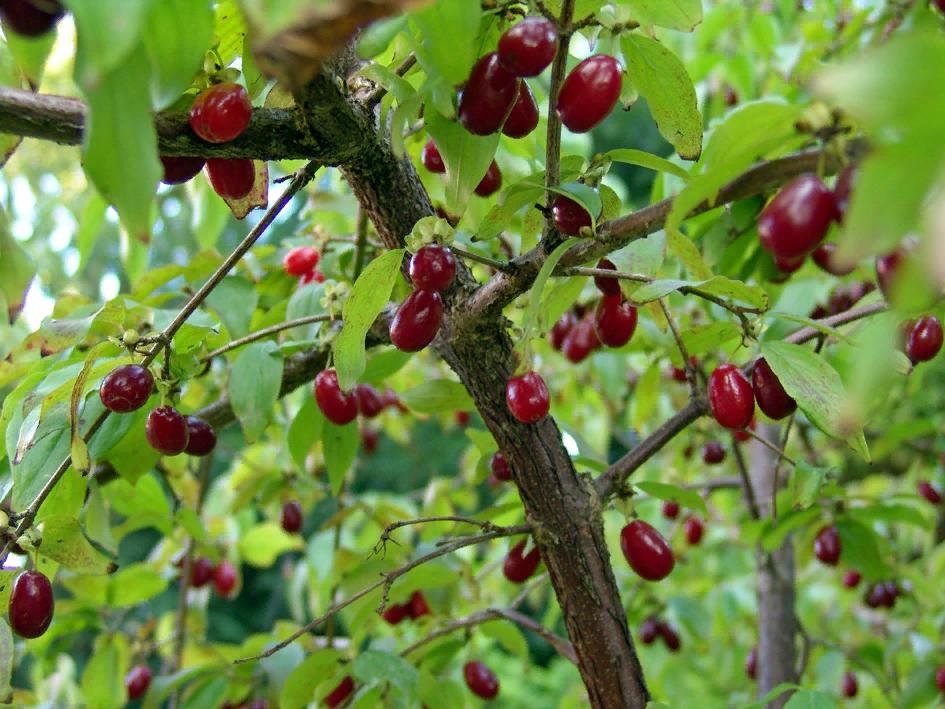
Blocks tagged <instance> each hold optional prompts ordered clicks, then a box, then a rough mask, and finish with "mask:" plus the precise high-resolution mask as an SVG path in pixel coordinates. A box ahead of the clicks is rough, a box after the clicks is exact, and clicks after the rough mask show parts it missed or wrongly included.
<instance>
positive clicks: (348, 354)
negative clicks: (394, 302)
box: [335, 249, 406, 391]
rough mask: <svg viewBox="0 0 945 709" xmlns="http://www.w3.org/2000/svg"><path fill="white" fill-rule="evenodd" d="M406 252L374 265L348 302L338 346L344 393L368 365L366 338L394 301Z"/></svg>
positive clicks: (396, 251) (337, 364)
mask: <svg viewBox="0 0 945 709" xmlns="http://www.w3.org/2000/svg"><path fill="white" fill-rule="evenodd" d="M405 252H406V249H394V250H393V251H387V252H385V253H384V254H382V255H381V256H379V257H378V258H376V259H374V260H373V261H371V263H370V264H369V265H368V267H367V268H365V269H364V271H362V273H361V275H360V276H358V280H357V281H355V283H354V285H353V286H352V287H351V292H350V293H349V294H348V297H347V298H346V299H345V305H344V310H343V311H342V314H341V316H342V319H343V320H344V329H343V330H342V331H341V335H340V336H339V337H338V340H337V341H336V342H335V369H336V370H337V372H338V386H340V387H341V389H342V391H348V390H350V389H351V387H353V386H354V385H355V384H356V383H357V382H358V379H359V378H360V377H361V375H362V374H363V373H364V367H365V363H366V362H367V351H366V350H365V348H364V337H365V335H367V332H368V330H369V329H370V328H371V325H373V324H374V321H375V320H376V319H377V316H378V315H380V314H381V311H382V310H383V309H384V306H385V305H387V301H388V300H390V294H391V291H392V290H393V289H394V282H395V281H396V280H397V274H398V273H400V265H401V263H402V262H403V259H404V253H405Z"/></svg>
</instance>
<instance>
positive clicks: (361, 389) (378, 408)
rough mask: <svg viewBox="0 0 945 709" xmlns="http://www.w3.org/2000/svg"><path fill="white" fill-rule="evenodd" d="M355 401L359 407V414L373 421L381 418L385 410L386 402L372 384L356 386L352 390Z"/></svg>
mask: <svg viewBox="0 0 945 709" xmlns="http://www.w3.org/2000/svg"><path fill="white" fill-rule="evenodd" d="M352 394H354V401H355V404H357V407H358V413H359V414H361V415H362V416H364V417H366V418H369V419H372V418H376V417H377V416H380V414H381V412H382V411H383V410H384V402H383V401H382V400H381V395H380V394H378V393H377V389H375V388H374V387H373V386H371V385H370V384H355V385H354V389H353V390H352Z"/></svg>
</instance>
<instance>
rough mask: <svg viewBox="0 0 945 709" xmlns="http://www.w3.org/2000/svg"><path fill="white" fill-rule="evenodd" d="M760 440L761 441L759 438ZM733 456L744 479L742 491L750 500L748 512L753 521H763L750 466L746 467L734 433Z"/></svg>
mask: <svg viewBox="0 0 945 709" xmlns="http://www.w3.org/2000/svg"><path fill="white" fill-rule="evenodd" d="M759 440H761V439H760V438H759ZM732 455H733V456H734V458H735V467H737V468H738V474H739V476H740V477H741V479H742V489H743V490H744V491H745V499H746V500H748V510H749V512H751V518H752V519H761V510H760V509H759V508H758V499H757V498H756V497H755V488H754V486H753V485H752V484H751V476H750V475H749V474H748V466H746V465H745V456H743V455H742V449H741V446H739V445H738V440H737V439H736V438H735V433H734V432H732Z"/></svg>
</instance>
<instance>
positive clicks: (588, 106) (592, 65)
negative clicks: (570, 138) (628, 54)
mask: <svg viewBox="0 0 945 709" xmlns="http://www.w3.org/2000/svg"><path fill="white" fill-rule="evenodd" d="M622 87H623V76H622V72H621V71H620V67H619V66H618V65H617V60H616V59H614V58H613V57H610V56H607V55H606V54H594V55H592V56H590V57H588V58H587V59H585V60H584V61H582V62H581V63H580V64H578V65H577V66H576V67H574V69H572V70H571V73H570V74H568V76H567V78H566V79H565V80H564V83H563V84H562V85H561V93H560V94H558V105H557V110H558V115H559V116H561V122H562V123H563V124H564V125H565V127H566V128H567V129H568V130H569V131H571V132H572V133H586V132H587V131H589V130H591V129H592V128H594V127H595V126H597V125H598V124H600V123H601V121H603V120H604V119H605V118H607V115H608V114H609V113H610V112H611V110H612V109H613V107H614V106H616V105H617V100H618V99H619V98H620V90H621V88H622Z"/></svg>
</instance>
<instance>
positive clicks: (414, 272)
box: [410, 244, 456, 291]
mask: <svg viewBox="0 0 945 709" xmlns="http://www.w3.org/2000/svg"><path fill="white" fill-rule="evenodd" d="M455 276H456V259H455V258H453V252H452V250H451V249H449V248H448V247H443V246H438V245H437V244H432V245H430V246H424V247H423V248H422V249H420V250H419V251H417V253H415V254H414V255H413V256H412V257H411V259H410V280H412V281H413V284H414V286H416V288H417V289H418V290H429V291H441V290H443V289H445V288H447V287H449V284H450V283H452V282H453V278H454V277H455Z"/></svg>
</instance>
